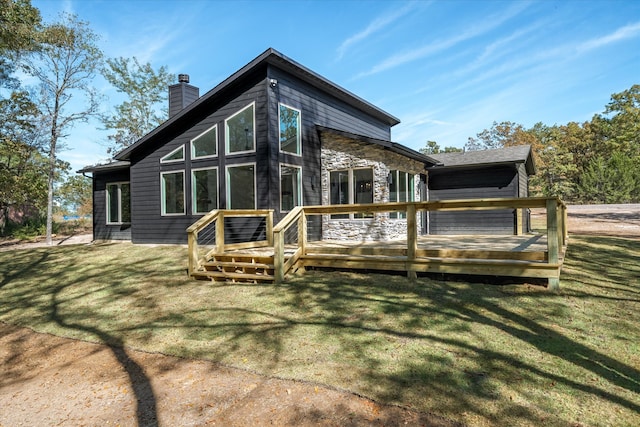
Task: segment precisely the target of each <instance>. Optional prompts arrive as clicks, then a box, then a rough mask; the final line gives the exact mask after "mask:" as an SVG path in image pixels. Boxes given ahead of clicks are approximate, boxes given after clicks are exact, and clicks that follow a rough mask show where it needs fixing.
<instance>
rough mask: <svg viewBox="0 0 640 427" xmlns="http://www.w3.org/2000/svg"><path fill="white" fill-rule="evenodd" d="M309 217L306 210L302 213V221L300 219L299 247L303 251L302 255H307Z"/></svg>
mask: <svg viewBox="0 0 640 427" xmlns="http://www.w3.org/2000/svg"><path fill="white" fill-rule="evenodd" d="M306 246H307V216H306V215H305V214H304V209H303V210H302V211H300V219H298V247H299V248H300V249H301V255H306V253H307V248H306Z"/></svg>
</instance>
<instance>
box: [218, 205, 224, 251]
mask: <svg viewBox="0 0 640 427" xmlns="http://www.w3.org/2000/svg"><path fill="white" fill-rule="evenodd" d="M216 252H217V253H219V254H222V253H224V211H219V213H218V219H217V222H216Z"/></svg>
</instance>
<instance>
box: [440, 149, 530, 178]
mask: <svg viewBox="0 0 640 427" xmlns="http://www.w3.org/2000/svg"><path fill="white" fill-rule="evenodd" d="M430 157H432V158H433V159H435V160H437V161H438V162H440V163H441V164H442V165H441V166H439V168H460V167H468V166H489V165H491V166H493V165H501V164H513V163H524V164H525V167H526V168H527V173H528V174H529V175H534V174H535V173H536V167H535V163H534V161H533V155H532V151H531V146H530V145H517V146H514V147H504V148H496V149H491V150H478V151H465V152H458V153H439V154H430Z"/></svg>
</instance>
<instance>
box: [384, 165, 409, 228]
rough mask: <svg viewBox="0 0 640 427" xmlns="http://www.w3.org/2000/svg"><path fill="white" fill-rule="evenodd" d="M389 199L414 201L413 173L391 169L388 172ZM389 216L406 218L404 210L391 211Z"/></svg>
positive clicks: (393, 200) (392, 200)
mask: <svg viewBox="0 0 640 427" xmlns="http://www.w3.org/2000/svg"><path fill="white" fill-rule="evenodd" d="M389 201H390V202H413V201H415V191H414V175H413V174H410V173H407V172H402V171H397V170H392V171H390V172H389ZM389 217H390V218H406V217H407V214H406V212H391V213H390V214H389Z"/></svg>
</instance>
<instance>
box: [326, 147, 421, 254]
mask: <svg viewBox="0 0 640 427" xmlns="http://www.w3.org/2000/svg"><path fill="white" fill-rule="evenodd" d="M321 156H322V171H321V177H322V204H323V205H329V204H330V200H329V173H330V172H331V171H335V170H344V169H353V168H373V181H374V183H373V185H374V191H373V202H374V203H386V202H388V201H389V184H388V183H387V176H388V175H389V171H391V170H400V171H403V172H409V173H413V174H415V177H414V191H415V194H414V198H415V200H419V183H420V174H424V164H422V163H421V162H418V161H415V160H412V159H409V158H407V157H404V156H401V155H399V154H396V153H393V152H390V151H387V150H383V149H382V148H379V147H376V146H373V145H371V144H362V143H359V142H357V141H353V140H350V139H347V138H342V137H339V136H333V135H332V136H331V137H323V140H322V151H321ZM417 217H418V218H417V221H418V229H420V228H421V225H422V224H421V223H422V219H421V215H418V216H417ZM406 228H407V220H406V219H396V218H389V213H388V212H382V213H376V214H374V217H373V218H365V219H331V216H330V215H323V217H322V238H323V239H327V240H360V241H372V240H393V239H404V238H406V237H407V231H406Z"/></svg>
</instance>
